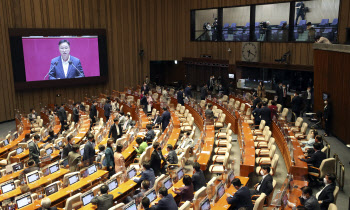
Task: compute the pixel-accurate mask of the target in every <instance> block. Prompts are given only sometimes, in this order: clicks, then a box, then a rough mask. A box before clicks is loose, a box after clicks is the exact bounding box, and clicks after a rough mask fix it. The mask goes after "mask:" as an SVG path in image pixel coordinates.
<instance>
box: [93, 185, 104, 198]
mask: <svg viewBox="0 0 350 210" xmlns="http://www.w3.org/2000/svg"><path fill="white" fill-rule="evenodd" d="M102 185H103V184H99V185H97V186H95V187H93V188H92V189H91V191H92V192H93V193H94V195H97V193H98V192H100V188H101V187H102Z"/></svg>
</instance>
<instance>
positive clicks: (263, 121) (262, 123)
mask: <svg viewBox="0 0 350 210" xmlns="http://www.w3.org/2000/svg"><path fill="white" fill-rule="evenodd" d="M265 124H266V121H265V120H261V121H260V125H259V130H261V131H262V130H263V129H264V128H265Z"/></svg>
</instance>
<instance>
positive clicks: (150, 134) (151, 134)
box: [145, 130, 156, 142]
mask: <svg viewBox="0 0 350 210" xmlns="http://www.w3.org/2000/svg"><path fill="white" fill-rule="evenodd" d="M155 135H156V134H155V133H154V130H149V131H147V133H146V136H145V140H146V141H147V142H150V141H152V140H153V138H154V136H155Z"/></svg>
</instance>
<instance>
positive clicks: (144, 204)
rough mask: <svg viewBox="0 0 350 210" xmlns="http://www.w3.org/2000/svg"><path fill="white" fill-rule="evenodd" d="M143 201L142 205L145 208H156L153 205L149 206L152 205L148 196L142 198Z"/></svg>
mask: <svg viewBox="0 0 350 210" xmlns="http://www.w3.org/2000/svg"><path fill="white" fill-rule="evenodd" d="M141 203H142V207H143V209H144V210H155V208H154V207H153V206H152V207H150V206H149V205H151V202H150V200H149V198H147V197H144V198H142V201H141Z"/></svg>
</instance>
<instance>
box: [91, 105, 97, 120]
mask: <svg viewBox="0 0 350 210" xmlns="http://www.w3.org/2000/svg"><path fill="white" fill-rule="evenodd" d="M96 117H97V109H96V106H95V105H91V109H90V118H91V119H95V118H96Z"/></svg>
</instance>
